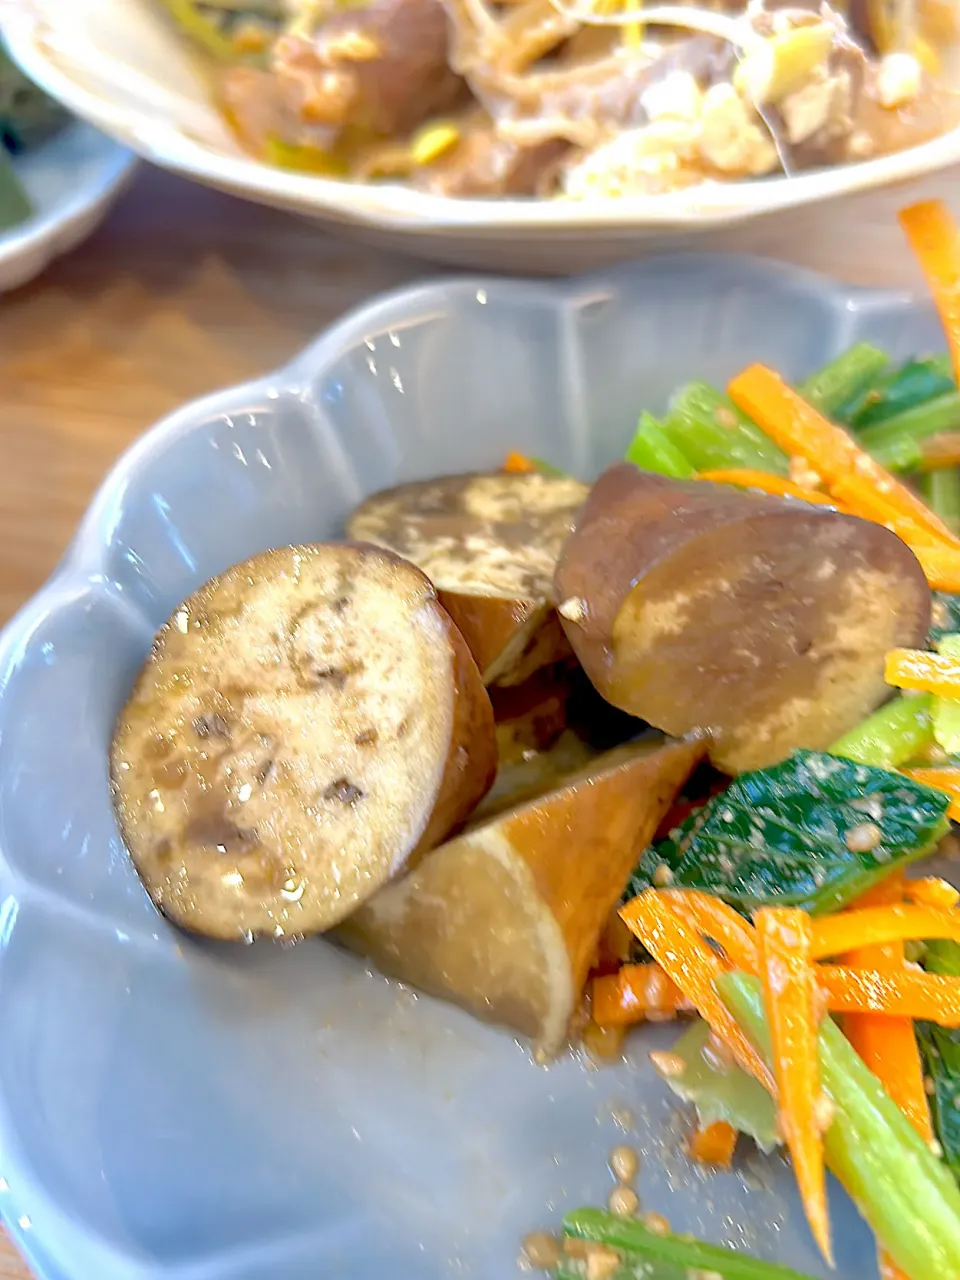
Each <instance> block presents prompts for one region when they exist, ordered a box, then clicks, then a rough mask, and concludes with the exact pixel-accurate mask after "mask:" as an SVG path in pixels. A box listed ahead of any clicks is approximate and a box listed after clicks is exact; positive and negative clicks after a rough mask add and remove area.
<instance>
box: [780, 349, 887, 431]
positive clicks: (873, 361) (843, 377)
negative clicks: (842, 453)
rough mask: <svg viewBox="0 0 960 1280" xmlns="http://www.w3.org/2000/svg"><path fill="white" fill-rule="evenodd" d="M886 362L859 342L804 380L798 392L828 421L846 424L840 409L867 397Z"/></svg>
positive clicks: (876, 350)
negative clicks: (831, 419) (864, 396)
mask: <svg viewBox="0 0 960 1280" xmlns="http://www.w3.org/2000/svg"><path fill="white" fill-rule="evenodd" d="M889 363H890V357H889V356H888V355H886V353H885V352H883V351H879V350H878V349H877V348H876V347H871V346H870V344H869V343H867V342H859V343H857V345H856V346H854V347H850V349H849V350H848V351H844V352H843V353H842V355H839V356H837V358H836V359H835V360H831V361H830V363H829V364H826V365H824V367H823V368H822V369H820V370H818V372H817V373H815V374H813V376H812V377H810V378H807V380H806V381H805V382H802V383H801V384H800V386H799V388H798V390H799V392H800V394H801V395H802V396H803V398H804V399H805V400H808V401H809V402H810V404H812V405H813V406H814V407H815V408H817V409H819V410H820V412H821V413H824V414H826V415H827V417H828V418H833V419H834V420H835V421H838V422H848V421H849V418H848V416H847V415H846V413H845V412H844V406H846V405H848V404H850V403H851V402H854V403H855V402H856V401H857V400H858V398H859V397H860V396H861V395H866V394H868V393H869V389H870V388H873V387H875V386H876V385H877V384H878V383H879V382H880V379H881V375H882V374H883V371H884V370H885V369H886V368H887V366H888V365H889Z"/></svg>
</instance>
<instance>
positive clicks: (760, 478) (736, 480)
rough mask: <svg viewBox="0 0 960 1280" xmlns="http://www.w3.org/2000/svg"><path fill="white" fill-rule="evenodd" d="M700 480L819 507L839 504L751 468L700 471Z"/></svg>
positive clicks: (822, 495) (819, 494)
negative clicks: (796, 500)
mask: <svg viewBox="0 0 960 1280" xmlns="http://www.w3.org/2000/svg"><path fill="white" fill-rule="evenodd" d="M696 478H697V479H698V480H711V481H712V482H713V483H714V484H733V485H736V486H737V488H739V489H759V490H760V491H761V492H762V493H770V494H773V495H774V497H778V498H798V499H799V500H800V501H801V502H812V503H814V504H815V505H817V506H822V507H835V506H836V505H837V504H836V503H835V502H834V501H833V499H832V498H830V497H828V496H827V494H825V493H817V492H816V490H814V489H805V488H804V487H803V486H802V485H799V484H794V483H793V481H792V480H784V479H783V477H782V476H775V475H771V474H770V473H769V472H768V471H754V470H752V469H751V468H749V467H731V468H729V469H724V470H721V471H699V472H698V473H697V476H696Z"/></svg>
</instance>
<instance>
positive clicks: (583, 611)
mask: <svg viewBox="0 0 960 1280" xmlns="http://www.w3.org/2000/svg"><path fill="white" fill-rule="evenodd" d="M557 613H559V615H560V617H561V618H566V620H567V621H568V622H582V621H583V620H584V618H585V617H586V616H587V606H586V604H585V603H584V602H583V600H581V599H580V597H579V596H570V598H569V599H568V600H563V601H561V602H560V604H558V605H557Z"/></svg>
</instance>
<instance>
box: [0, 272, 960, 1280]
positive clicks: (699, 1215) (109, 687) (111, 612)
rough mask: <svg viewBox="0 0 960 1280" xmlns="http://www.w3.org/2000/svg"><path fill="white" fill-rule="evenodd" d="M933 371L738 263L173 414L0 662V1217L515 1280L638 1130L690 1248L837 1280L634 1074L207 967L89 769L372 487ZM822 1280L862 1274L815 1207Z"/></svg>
mask: <svg viewBox="0 0 960 1280" xmlns="http://www.w3.org/2000/svg"><path fill="white" fill-rule="evenodd" d="M857 339H867V340H870V341H873V342H876V343H878V344H879V345H881V346H883V347H885V348H886V349H888V350H889V351H891V352H892V353H893V354H895V355H898V356H906V355H908V354H910V353H914V352H919V351H925V350H930V349H935V348H938V347H940V346H942V338H941V335H940V332H939V329H938V327H937V324H936V320H935V317H934V315H933V313H932V311H931V310H930V309H929V308H926V307H923V308H920V307H916V306H914V305H913V304H911V302H910V301H909V300H907V299H904V298H901V297H895V296H890V295H881V294H872V293H866V292H856V291H849V290H845V289H843V288H840V287H838V286H836V285H833V284H830V283H828V282H825V281H822V280H819V279H817V278H814V277H811V276H808V275H801V274H797V273H794V272H791V271H788V270H784V269H781V268H778V267H774V266H771V265H764V264H761V263H758V262H753V261H750V260H743V259H734V258H724V259H714V258H709V257H702V256H687V257H681V258H672V259H663V260H660V261H653V262H649V263H646V264H643V265H641V266H638V267H635V268H627V269H624V270H618V271H616V272H615V273H610V274H606V275H598V276H593V277H589V278H587V279H584V280H580V281H574V282H572V283H567V284H525V283H517V282H510V281H504V280H496V279H489V280H486V279H467V280H453V281H444V282H441V283H438V284H428V285H425V286H423V287H419V288H414V289H410V290H405V291H402V292H399V293H394V294H391V295H389V296H387V297H385V298H382V299H381V300H379V301H377V302H375V303H373V304H371V305H370V306H368V307H365V308H364V309H362V310H361V311H359V312H356V313H354V314H353V315H351V316H349V317H348V318H347V319H345V320H344V321H342V322H341V323H340V324H339V325H337V326H336V327H335V328H333V329H332V330H330V331H329V332H327V333H326V334H325V335H323V336H322V337H321V338H319V339H318V340H317V341H316V342H315V343H314V344H313V345H312V346H311V347H309V348H308V349H307V350H306V351H305V352H304V353H303V354H302V355H301V356H300V357H298V358H297V359H296V360H295V361H294V362H293V363H292V364H291V365H290V366H288V367H287V368H286V369H282V370H280V371H279V372H278V373H276V374H273V375H271V376H270V377H267V378H264V379H262V380H261V381H259V382H254V383H250V384H248V385H246V386H242V387H237V388H234V389H232V390H229V391H224V392H222V393H220V394H217V395H213V396H210V397H208V398H207V399H205V400H202V401H200V402H198V403H196V404H193V405H190V406H188V407H187V408H185V409H183V410H181V411H180V412H179V413H177V414H175V415H174V416H173V417H172V418H169V419H167V420H166V421H165V422H162V423H161V424H160V425H159V426H157V427H156V428H154V430H152V431H151V432H149V433H148V434H147V435H146V436H145V437H144V438H143V439H142V440H141V441H140V442H139V443H138V444H137V445H135V446H134V448H133V449H131V450H130V452H129V453H128V454H127V455H126V457H125V458H124V459H123V460H122V461H121V462H120V463H119V465H118V466H117V467H116V468H115V470H114V471H113V473H112V475H111V476H110V477H109V479H108V480H107V482H106V484H105V485H104V487H103V489H102V490H101V491H100V493H99V495H98V496H97V498H96V500H95V502H94V504H93V506H92V508H91V510H90V512H89V514H88V516H87V517H86V519H85V521H84V523H83V525H82V527H81V529H80V532H79V534H78V536H77V538H76V541H75V542H74V544H73V546H72V548H71V550H70V552H69V554H68V555H67V557H66V559H65V560H64V562H63V564H62V565H61V567H60V569H59V570H58V572H57V573H56V574H55V576H54V578H53V579H52V581H51V582H50V583H49V584H48V585H47V586H46V587H45V588H44V590H43V591H42V592H41V593H40V595H39V596H38V597H37V598H36V599H35V600H34V601H33V602H32V603H31V604H30V605H28V606H27V608H26V609H25V610H24V611H23V612H22V613H21V615H20V616H19V617H18V618H17V619H16V620H15V621H14V622H13V623H12V625H11V626H10V627H9V629H8V630H7V632H6V634H5V636H4V638H3V641H2V648H0V851H2V858H0V903H2V906H0V1028H2V1035H0V1175H2V1181H0V1205H2V1211H3V1215H4V1218H5V1219H6V1222H7V1224H8V1225H9V1227H10V1228H11V1230H12V1231H13V1233H14V1236H15V1237H16V1239H17V1241H18V1243H19V1245H20V1246H21V1248H22V1249H23V1250H24V1252H25V1253H26V1254H27V1255H28V1257H29V1259H30V1261H31V1263H32V1264H33V1266H34V1268H35V1269H36V1271H37V1272H38V1273H39V1274H40V1275H41V1276H43V1277H45V1278H46V1280H307V1277H310V1278H311V1280H314V1278H316V1277H321V1276H329V1277H331V1278H332V1277H337V1278H338V1280H375V1278H376V1277H381V1276H390V1277H391V1278H392V1280H445V1278H447V1277H451V1276H457V1277H475V1278H476V1280H494V1278H496V1280H501V1278H503V1277H508V1276H511V1275H512V1274H513V1272H514V1265H515V1261H514V1260H515V1257H516V1252H517V1244H518V1240H519V1239H520V1237H521V1235H522V1234H523V1233H524V1232H525V1231H526V1230H528V1229H530V1228H532V1227H534V1226H537V1225H544V1224H549V1223H551V1222H555V1221H556V1220H557V1219H558V1218H559V1216H560V1214H561V1213H562V1211H563V1210H564V1209H565V1208H569V1207H572V1206H574V1205H576V1204H579V1203H583V1202H593V1203H600V1202H602V1200H603V1199H605V1196H606V1194H607V1191H608V1189H609V1186H608V1176H607V1175H606V1172H605V1164H606V1155H607V1152H608V1151H609V1149H610V1147H611V1146H613V1145H614V1144H615V1142H616V1141H617V1140H622V1132H623V1129H624V1128H626V1129H627V1130H628V1132H629V1141H631V1142H632V1143H633V1144H634V1145H635V1146H636V1147H637V1148H638V1149H639V1151H640V1152H641V1154H642V1157H643V1168H642V1172H641V1177H640V1185H639V1189H640V1193H641V1196H642V1199H643V1203H644V1205H645V1206H646V1207H648V1208H655V1209H657V1210H659V1211H660V1212H662V1213H664V1214H666V1215H667V1216H668V1217H669V1218H670V1220H671V1221H672V1223H673V1224H674V1226H675V1227H676V1228H678V1229H686V1230H691V1231H696V1232H702V1233H704V1234H706V1235H707V1236H709V1237H710V1238H712V1239H715V1240H723V1241H727V1242H729V1243H731V1244H735V1245H741V1246H744V1247H746V1248H749V1249H752V1250H754V1251H755V1252H757V1253H758V1254H760V1255H762V1256H766V1257H769V1258H775V1259H779V1260H781V1261H785V1262H788V1263H790V1264H791V1265H793V1266H794V1267H797V1268H798V1269H800V1270H803V1271H807V1272H809V1273H810V1274H812V1275H814V1276H824V1275H825V1274H826V1272H825V1271H824V1269H823V1267H822V1264H821V1263H820V1262H819V1261H818V1259H817V1257H816V1253H815V1250H814V1247H813V1246H812V1244H811V1242H810V1240H809V1236H808V1232H807V1230H806V1228H805V1226H804V1223H803V1218H802V1213H801V1212H800V1208H799V1205H798V1202H797V1199H796V1196H795V1194H794V1191H793V1188H792V1178H791V1176H790V1174H789V1171H788V1170H787V1169H786V1168H785V1166H784V1165H783V1164H782V1163H781V1162H780V1161H777V1160H774V1161H761V1160H759V1159H758V1160H757V1161H755V1162H753V1161H749V1160H748V1162H747V1165H746V1166H745V1167H744V1168H742V1169H740V1170H739V1171H737V1172H734V1173H730V1174H717V1175H715V1176H712V1177H709V1178H704V1177H703V1175H701V1174H698V1173H696V1172H694V1171H693V1170H691V1169H690V1168H689V1166H688V1165H687V1163H686V1160H685V1158H684V1156H683V1154H682V1151H681V1144H680V1141H679V1138H678V1135H679V1134H680V1133H681V1132H682V1130H683V1123H684V1122H683V1120H682V1119H681V1118H679V1117H678V1115H677V1112H676V1110H675V1105H674V1103H673V1101H672V1099H671V1098H670V1097H669V1096H668V1095H667V1094H666V1092H665V1090H664V1088H663V1086H662V1085H661V1084H660V1083H659V1082H658V1081H657V1079H656V1078H655V1076H654V1074H653V1071H652V1069H651V1068H650V1067H649V1065H648V1063H647V1061H646V1052H647V1050H648V1049H650V1048H652V1047H662V1046H663V1045H664V1044H668V1043H669V1042H670V1040H671V1038H672V1037H673V1035H674V1034H675V1033H674V1032H673V1031H672V1030H671V1029H670V1028H651V1030H650V1032H649V1033H648V1032H646V1031H645V1032H643V1033H638V1034H637V1035H636V1036H635V1037H634V1039H633V1043H632V1048H631V1054H630V1056H631V1061H630V1062H629V1063H627V1064H626V1065H624V1066H622V1067H619V1068H616V1069H610V1070H605V1071H599V1072H598V1071H590V1070H587V1069H585V1068H584V1066H583V1065H582V1064H581V1063H580V1062H579V1061H578V1060H576V1059H574V1058H572V1057H571V1058H568V1059H566V1060H564V1061H561V1062H558V1063H556V1064H555V1065H553V1066H551V1067H549V1068H547V1069H543V1068H539V1067H536V1066H534V1065H533V1064H532V1063H531V1061H530V1060H529V1057H528V1054H527V1052H526V1051H525V1049H524V1048H523V1046H521V1045H518V1044H517V1043H516V1042H515V1041H514V1040H512V1039H511V1038H510V1037H509V1036H508V1035H506V1034H504V1033H501V1032H499V1031H497V1030H496V1029H493V1028H490V1027H486V1026H482V1025H480V1024H478V1023H476V1022H473V1021H471V1020H470V1019H469V1018H468V1017H466V1016H465V1015H463V1014H461V1013H459V1012H458V1011H457V1010H454V1009H451V1008H448V1007H446V1006H444V1005H441V1004H439V1003H436V1002H434V1001H432V1000H429V999H426V998H420V999H417V998H416V997H414V996H413V995H412V994H410V993H409V992H406V991H403V990H401V989H398V988H397V987H396V986H394V985H391V984H390V983H388V982H386V981H384V980H383V979H382V978H380V977H378V976H376V975H374V974H371V973H369V972H368V971H367V970H366V969H365V968H364V966H363V964H362V963H360V962H359V961H357V960H356V959H354V958H352V957H349V956H346V955H344V954H342V953H340V952H338V951H336V950H335V949H333V948H332V947H330V946H328V945H327V944H325V943H323V942H322V941H313V942H308V943H305V944H303V945H301V946H299V947H297V948H295V949H293V950H283V949H280V948H273V947H271V946H268V945H264V944H259V945H257V946H256V947H253V948H250V949H231V948H226V947H218V946H214V945H203V944H201V943H197V942H196V941H191V940H188V939H187V938H185V937H182V936H181V935H179V934H177V933H176V932H175V931H173V930H172V929H170V928H169V927H168V926H167V925H166V924H165V923H164V922H163V921H161V919H160V918H159V917H158V916H157V914H156V913H155V911H154V909H153V907H152V906H151V904H150V903H149V901H148V900H147V898H146V896H145V894H144V892H143V890H142V889H141V887H140V884H139V882H138V880H137V877H136V876H135V874H134V872H133V870H132V867H131V865H130V863H129V862H128V859H127V857H126V854H125V852H124V849H123V845H122V843H121V840H120V837H119V834H118V832H117V828H116V825H115V823H114V819H113V814H112V811H111V806H110V798H109V793H108V786H107V750H108V743H109V740H110V736H111V731H112V726H113V722H114V717H115V716H116V714H117V712H118V710H119V708H120V707H121V705H122V703H123V701H124V699H125V697H126V695H127V692H128V690H129V688H130V686H131V683H132V681H133V679H134V676H135V674H136V672H137V669H138V667H139V666H140V663H141V662H142V660H143V658H144V656H145V654H146V653H147V650H148V647H149V645H150V641H151V638H152V636H153V633H154V630H155V629H156V628H157V626H158V625H159V624H160V623H161V622H162V621H163V620H164V619H165V618H166V617H167V615H168V613H169V612H170V611H171V609H172V607H173V606H174V605H175V604H176V603H177V602H178V601H179V600H180V599H181V598H182V597H183V596H184V595H186V594H187V593H188V592H189V591H191V590H192V589H193V588H194V587H196V586H197V585H198V584H199V583H200V582H202V581H203V580H204V579H205V578H207V577H209V576H210V575H211V574H214V573H217V572H219V571H220V570H222V569H225V568H226V567H227V566H228V565H230V564H232V563H234V562H235V561H237V560H240V559H242V558H244V557H246V556H249V555H251V554H253V553H254V552H256V551H260V550H262V549H264V548H266V547H271V546H276V545H278V544H283V543H289V542H298V541H307V540H316V539H323V538H329V537H331V536H335V535H336V534H337V531H338V530H339V529H340V527H341V525H342V523H343V520H344V517H345V516H346V514H347V512H348V511H349V510H350V508H351V507H352V506H353V505H354V504H355V503H356V502H357V500H358V499H359V498H361V497H362V496H363V495H364V494H366V493H368V492H370V491H371V490H374V489H377V488H380V487H382V486H384V485H389V484H392V483H394V482H396V481H398V480H402V479H407V478H412V477H417V476H425V475H429V474H436V473H440V472H454V471H460V470H466V469H468V468H473V467H485V466H492V465H494V464H496V463H498V462H499V460H500V459H501V457H502V456H503V454H504V453H505V451H506V450H507V449H508V448H512V447H515V448H519V449H522V450H524V451H526V452H528V453H532V454H536V455H539V456H541V457H545V458H549V459H550V460H551V461H553V462H554V463H556V464H557V465H558V466H560V467H563V468H567V469H569V470H571V471H574V472H576V473H577V474H579V475H582V476H586V477H590V476H593V475H595V474H596V473H597V472H598V471H599V470H600V469H601V468H602V467H603V466H604V464H605V463H607V462H609V461H610V460H612V459H613V458H614V457H616V456H617V455H618V454H619V453H620V452H621V451H622V449H623V447H624V445H625V443H626V441H627V439H628V438H629V436H630V433H631V430H632V428H633V425H634V422H635V419H636V416H637V412H638V410H639V409H640V408H641V407H642V406H646V407H649V408H650V409H652V410H654V411H657V410H659V409H660V408H662V407H663V405H664V404H665V402H666V399H667V397H668V395H669V393H670V392H671V390H673V389H674V388H675V387H676V386H677V385H678V384H679V383H680V382H682V381H684V380H685V379H689V378H691V377H694V376H696V377H703V378H707V379H710V380H713V381H716V382H722V381H723V379H724V378H725V377H726V376H728V375H730V374H732V373H733V372H734V371H735V370H736V369H737V368H738V367H740V366H742V365H743V364H745V363H746V362H747V361H750V360H763V361H766V362H767V363H769V364H772V365H774V366H776V367H777V368H779V369H781V370H782V371H783V372H784V373H786V374H787V375H790V376H800V375H803V374H805V373H807V372H808V371H810V370H811V369H813V368H814V367H815V366H817V365H819V364H820V363H822V362H823V361H825V360H826V359H827V358H828V357H830V356H832V355H834V354H836V353H837V352H838V351H840V350H841V349H842V348H844V347H845V346H847V345H848V344H849V343H851V342H852V341H854V340H857ZM834 1192H835V1195H834V1206H833V1207H834V1213H835V1221H836V1229H837V1237H838V1241H837V1253H838V1268H837V1271H836V1273H835V1275H836V1277H837V1278H838V1280H869V1277H873V1276H874V1275H875V1274H876V1271H875V1262H874V1252H873V1244H872V1240H871V1237H870V1235H869V1233H868V1232H867V1231H866V1229H865V1228H864V1227H863V1226H862V1225H861V1224H860V1223H859V1220H858V1218H857V1215H856V1213H855V1211H854V1210H853V1208H852V1207H851V1206H850V1205H849V1203H848V1202H847V1201H846V1200H845V1198H844V1197H843V1195H842V1194H841V1193H840V1192H839V1191H837V1190H836V1188H834Z"/></svg>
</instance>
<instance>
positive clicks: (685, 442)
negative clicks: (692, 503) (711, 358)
mask: <svg viewBox="0 0 960 1280" xmlns="http://www.w3.org/2000/svg"><path fill="white" fill-rule="evenodd" d="M663 428H664V430H665V431H666V433H667V435H668V436H669V437H670V439H671V440H672V441H673V443H674V444H675V445H676V446H677V448H678V449H680V451H681V452H682V453H683V455H684V457H686V458H687V459H689V461H690V463H691V465H692V466H694V467H695V468H696V470H697V471H711V470H716V469H719V468H723V467H755V468H757V469H758V470H760V471H770V472H772V473H773V474H774V475H778V476H785V475H786V474H787V470H788V464H787V458H786V455H785V454H784V453H782V452H781V450H780V449H778V448H777V446H776V445H775V444H774V443H773V442H772V441H771V440H770V439H769V438H768V437H767V436H765V435H764V433H763V432H762V431H761V430H760V428H759V427H758V426H756V425H755V423H753V422H751V421H750V419H749V418H748V417H747V416H746V414H743V413H741V412H740V410H739V409H738V408H737V407H736V405H734V403H733V401H732V400H730V399H729V397H728V396H725V395H722V394H721V393H720V392H719V391H716V390H715V389H714V388H713V387H711V386H709V385H708V384H707V383H705V382H691V383H690V384H689V385H688V386H686V387H683V388H681V390H680V391H678V392H677V394H676V395H675V396H674V398H673V400H672V401H671V403H670V408H669V409H668V411H667V415H666V417H665V418H664V421H663Z"/></svg>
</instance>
